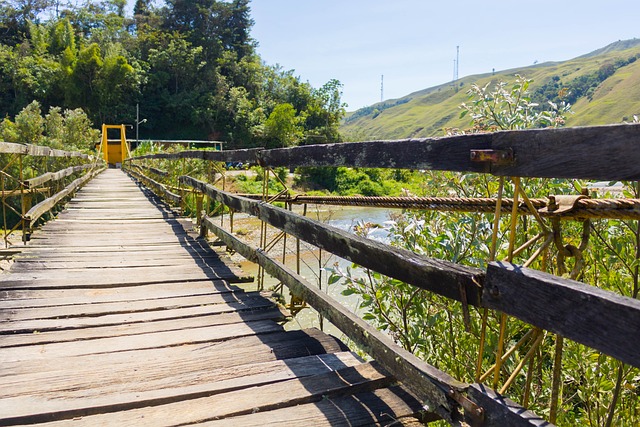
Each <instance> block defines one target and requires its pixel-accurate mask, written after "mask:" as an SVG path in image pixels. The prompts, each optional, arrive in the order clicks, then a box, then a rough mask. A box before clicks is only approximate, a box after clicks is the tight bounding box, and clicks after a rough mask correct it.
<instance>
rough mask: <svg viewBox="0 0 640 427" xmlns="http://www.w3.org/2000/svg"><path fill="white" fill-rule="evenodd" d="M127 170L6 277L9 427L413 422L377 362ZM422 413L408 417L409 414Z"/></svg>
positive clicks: (1, 338)
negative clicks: (265, 290) (313, 325)
mask: <svg viewBox="0 0 640 427" xmlns="http://www.w3.org/2000/svg"><path fill="white" fill-rule="evenodd" d="M243 280H246V278H243V277H242V273H241V272H240V271H237V270H234V269H233V267H229V266H228V265H226V264H225V263H224V262H223V260H221V259H220V257H219V256H218V254H217V253H216V252H215V251H213V250H211V249H210V248H209V247H208V246H207V245H206V244H203V242H202V241H200V240H199V239H196V238H194V236H193V235H190V233H188V232H187V231H185V227H184V226H183V224H182V223H181V221H180V220H179V219H178V218H176V217H175V216H174V215H173V214H172V213H171V212H170V211H168V210H166V209H163V208H162V207H160V206H158V205H157V204H155V203H153V202H152V201H151V200H150V199H149V198H148V197H147V196H146V195H145V194H144V193H143V192H142V191H141V190H140V188H138V187H137V186H136V185H135V183H134V182H133V181H131V179H129V178H128V177H127V176H126V175H125V174H124V173H122V172H121V171H120V170H115V169H110V170H107V171H105V172H103V173H102V174H100V175H99V176H98V177H97V178H95V179H94V180H93V181H92V182H90V183H89V184H88V185H86V186H85V187H84V188H83V189H81V190H80V191H79V192H78V194H77V195H76V197H75V198H74V199H73V200H72V201H71V202H70V203H69V204H68V207H67V209H66V210H65V211H63V212H62V213H60V215H59V216H58V218H57V219H56V220H54V221H51V222H49V223H47V224H46V225H45V226H44V227H43V229H42V230H41V231H38V232H37V233H35V234H34V235H33V236H32V239H31V242H30V243H29V245H28V246H27V247H26V249H25V250H24V251H23V252H22V254H21V256H20V257H19V258H18V259H17V260H16V261H15V263H14V264H13V266H12V268H11V270H10V271H9V272H8V273H4V274H2V275H0V425H27V424H28V425H32V424H38V425H72V426H85V425H86V426H99V425H119V426H130V425H135V426H138V425H149V426H171V425H185V424H205V425H224V426H229V425H233V426H250V425H261V426H263V425H292V426H298V425H299V426H311V425H313V426H320V425H349V426H356V425H391V424H393V425H401V424H406V425H412V424H413V423H414V422H415V419H414V418H412V416H413V415H415V414H417V413H418V412H420V411H421V410H422V405H421V403H420V402H418V401H417V400H416V398H415V397H414V396H413V395H411V394H410V393H409V392H408V391H407V390H406V389H405V388H404V387H402V386H399V385H397V384H396V381H395V380H394V379H393V378H392V377H390V375H388V374H387V373H386V372H385V371H384V370H383V369H382V368H381V367H380V366H378V365H377V364H376V363H375V362H364V361H362V360H361V359H360V358H358V357H357V356H356V355H355V354H354V353H352V352H350V351H348V349H347V347H346V346H345V345H344V344H343V343H341V342H340V341H339V340H337V339H335V338H333V337H331V336H328V335H326V334H324V333H322V332H320V331H318V330H315V329H310V330H302V331H288V332H287V331H285V330H284V329H283V328H282V326H281V325H280V323H279V322H280V321H282V320H283V319H284V317H285V316H284V314H283V312H282V310H281V309H279V308H278V307H277V306H276V305H275V304H274V303H273V302H271V301H270V300H268V299H267V298H265V297H264V296H263V295H261V294H260V293H257V292H245V291H243V290H241V289H240V288H238V287H237V286H235V285H234V283H238V282H240V281H243ZM405 417H406V418H405Z"/></svg>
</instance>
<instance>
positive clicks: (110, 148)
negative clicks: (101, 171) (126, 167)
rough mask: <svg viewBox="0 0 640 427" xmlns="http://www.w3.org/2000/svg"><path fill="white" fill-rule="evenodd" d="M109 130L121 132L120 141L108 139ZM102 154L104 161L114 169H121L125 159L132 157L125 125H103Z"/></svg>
mask: <svg viewBox="0 0 640 427" xmlns="http://www.w3.org/2000/svg"><path fill="white" fill-rule="evenodd" d="M109 129H118V130H120V139H109V138H108V137H107V134H108V131H109ZM100 146H101V147H102V154H103V157H104V161H105V162H107V163H108V164H109V166H112V167H120V165H122V162H123V161H124V159H126V158H128V157H129V156H130V155H131V150H130V149H129V143H128V142H127V136H126V129H125V125H105V124H103V125H102V141H101V143H100Z"/></svg>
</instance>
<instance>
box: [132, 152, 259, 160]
mask: <svg viewBox="0 0 640 427" xmlns="http://www.w3.org/2000/svg"><path fill="white" fill-rule="evenodd" d="M260 150H261V149H260V148H249V149H245V150H231V151H206V150H185V151H179V152H177V153H156V154H146V155H144V156H137V157H132V158H131V160H134V161H135V160H144V159H171V160H177V159H202V160H209V161H214V162H243V163H257V161H258V157H257V154H258V152H259V151H260Z"/></svg>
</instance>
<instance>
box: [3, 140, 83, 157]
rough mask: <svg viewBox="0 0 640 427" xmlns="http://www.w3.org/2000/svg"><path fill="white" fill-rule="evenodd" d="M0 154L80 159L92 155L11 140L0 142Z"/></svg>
mask: <svg viewBox="0 0 640 427" xmlns="http://www.w3.org/2000/svg"><path fill="white" fill-rule="evenodd" d="M0 154H25V155H29V156H37V157H79V158H81V159H92V158H93V156H90V155H88V154H85V153H80V152H78V151H64V150H55V149H53V148H49V147H47V146H44V145H33V144H16V143H13V142H0Z"/></svg>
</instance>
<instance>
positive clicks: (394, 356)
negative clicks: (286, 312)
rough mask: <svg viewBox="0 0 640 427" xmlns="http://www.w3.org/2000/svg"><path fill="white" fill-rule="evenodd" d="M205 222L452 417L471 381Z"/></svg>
mask: <svg viewBox="0 0 640 427" xmlns="http://www.w3.org/2000/svg"><path fill="white" fill-rule="evenodd" d="M202 224H203V225H204V226H205V227H206V228H207V229H208V230H210V231H211V232H212V233H214V234H215V235H216V236H217V237H218V238H220V239H221V240H222V241H223V242H224V243H225V244H226V245H227V246H229V247H230V248H232V249H233V250H235V251H236V252H238V253H239V254H240V255H242V256H244V257H245V258H246V259H248V260H250V261H252V262H255V263H257V264H260V265H261V266H262V267H263V268H264V269H265V271H266V272H267V273H269V274H270V275H271V276H273V277H275V278H277V279H278V280H281V281H282V282H283V283H284V284H285V285H286V286H287V287H288V288H289V289H290V290H291V292H292V293H293V294H294V295H295V296H297V297H299V298H302V299H303V300H304V301H306V302H307V303H308V304H309V305H311V306H312V307H313V308H314V309H315V310H317V311H318V312H319V313H321V314H322V315H323V316H325V317H326V318H327V320H328V321H330V322H331V323H332V324H334V325H335V326H336V327H337V328H338V329H340V330H341V331H342V332H344V333H345V335H347V336H348V337H349V339H351V340H353V341H354V342H355V343H356V344H357V345H359V346H360V347H361V348H362V349H363V350H364V351H365V352H367V353H368V354H369V355H371V356H372V357H373V358H374V359H375V360H376V361H378V362H379V363H380V364H381V365H382V366H383V367H384V368H385V369H387V370H388V371H389V372H391V374H393V375H394V376H395V377H396V378H397V379H398V380H400V381H403V382H404V384H405V386H407V387H408V388H410V389H411V390H412V391H413V392H414V393H416V394H418V396H419V397H420V398H421V399H426V400H427V401H428V405H427V406H429V409H430V411H433V412H435V413H437V414H438V415H440V416H441V417H443V418H445V419H447V420H451V419H452V413H453V412H455V406H456V405H455V402H453V401H452V400H451V399H449V398H448V395H449V393H450V390H455V391H462V390H464V389H466V387H467V384H465V383H462V382H460V381H457V380H456V379H454V378H452V377H450V376H449V375H447V374H446V373H444V372H442V371H440V370H438V369H436V368H434V367H433V366H431V365H429V364H427V363H425V362H424V361H422V360H420V359H418V358H417V357H416V356H415V355H413V354H412V353H410V352H408V351H406V350H404V349H402V348H400V347H399V346H397V345H396V344H394V343H393V342H392V341H391V339H390V338H389V337H388V336H387V335H385V334H383V333H382V332H380V331H378V330H377V329H376V328H374V327H372V326H371V325H369V324H368V323H367V322H365V321H364V320H362V319H361V318H359V317H358V316H357V315H355V314H354V313H352V312H351V311H349V310H348V309H347V308H345V307H344V306H343V305H342V304H340V303H339V302H337V301H336V300H334V299H333V298H332V297H331V296H329V295H328V294H326V293H324V292H322V291H320V290H319V289H318V288H317V287H315V286H313V285H311V284H310V283H309V282H307V281H306V279H305V278H303V277H302V276H300V275H298V274H296V273H295V272H294V271H292V270H291V269H289V268H288V267H287V266H285V265H284V264H282V263H280V262H279V261H276V260H274V259H272V258H270V257H269V255H268V254H266V253H265V252H264V251H262V250H260V249H257V248H254V247H251V246H249V245H248V244H246V243H244V242H242V241H240V240H238V239H237V238H236V237H234V236H233V235H231V234H229V233H228V232H226V231H225V230H223V229H221V228H220V227H218V226H217V225H216V224H214V223H213V222H212V220H211V219H210V218H208V217H205V218H203V222H202Z"/></svg>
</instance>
